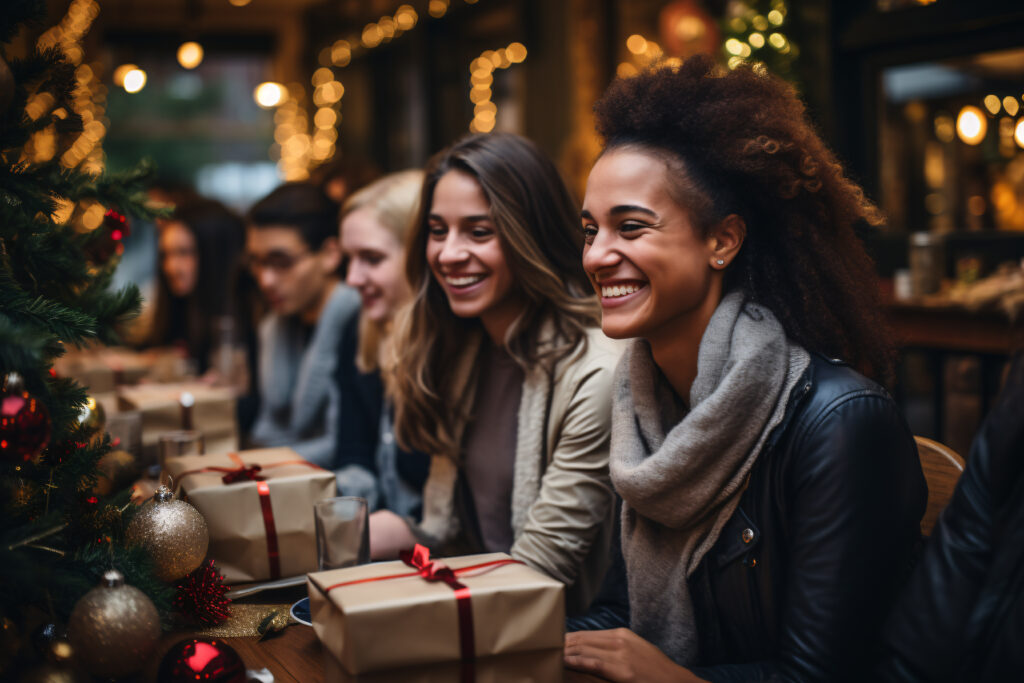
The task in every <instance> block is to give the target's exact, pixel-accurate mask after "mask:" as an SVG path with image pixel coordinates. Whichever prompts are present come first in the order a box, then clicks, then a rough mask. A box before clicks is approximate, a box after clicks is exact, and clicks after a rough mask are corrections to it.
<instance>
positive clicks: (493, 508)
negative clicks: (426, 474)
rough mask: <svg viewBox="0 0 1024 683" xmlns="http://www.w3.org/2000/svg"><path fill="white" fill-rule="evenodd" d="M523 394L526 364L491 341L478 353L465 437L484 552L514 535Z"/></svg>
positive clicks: (504, 548)
mask: <svg viewBox="0 0 1024 683" xmlns="http://www.w3.org/2000/svg"><path fill="white" fill-rule="evenodd" d="M522 395H523V370H522V368H520V367H519V365H518V364H517V363H516V362H515V360H513V358H512V357H511V356H510V355H508V352H506V351H505V350H504V349H501V348H498V347H496V346H495V345H494V344H491V343H489V342H488V343H487V344H486V348H485V349H484V350H483V351H482V355H481V359H480V377H479V384H478V385H477V390H476V397H475V399H474V402H473V403H474V406H473V421H472V422H471V423H470V424H469V426H468V427H467V429H466V436H465V440H464V442H463V447H464V452H465V456H464V457H465V461H464V464H463V467H464V470H465V477H466V485H467V486H468V490H469V493H470V494H471V495H472V498H473V509H474V511H475V512H476V523H477V529H478V530H479V532H480V540H481V542H482V544H483V550H484V551H486V552H502V553H507V552H508V551H509V549H511V548H512V541H513V540H514V539H513V535H512V486H513V483H514V480H515V464H516V438H517V434H516V429H517V427H518V426H519V401H520V399H521V397H522Z"/></svg>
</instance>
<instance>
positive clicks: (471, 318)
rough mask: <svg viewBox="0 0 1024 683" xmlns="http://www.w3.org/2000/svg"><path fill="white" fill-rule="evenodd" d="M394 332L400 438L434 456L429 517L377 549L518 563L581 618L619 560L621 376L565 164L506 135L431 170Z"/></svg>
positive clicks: (379, 528) (374, 541)
mask: <svg viewBox="0 0 1024 683" xmlns="http://www.w3.org/2000/svg"><path fill="white" fill-rule="evenodd" d="M421 196H422V200H421V206H420V211H419V216H418V218H417V220H416V222H415V223H414V225H413V227H412V234H411V235H410V238H409V241H408V244H409V251H408V254H409V258H408V261H407V265H406V273H407V276H408V280H409V282H410V283H411V285H412V287H413V290H414V293H413V301H412V304H411V306H410V307H409V309H408V310H406V311H404V312H403V315H402V318H401V321H400V322H399V324H398V326H397V329H396V333H395V350H396V354H397V361H396V366H395V368H394V371H393V373H392V375H391V379H392V385H391V386H392V388H393V394H394V401H395V429H396V434H397V436H398V438H399V441H400V442H401V443H403V444H404V445H406V446H407V447H410V448H413V449H416V450H421V451H423V452H426V453H430V454H431V456H432V458H431V468H430V476H429V479H428V481H427V484H426V487H425V489H424V510H423V513H424V514H423V520H422V522H421V523H420V524H410V523H409V520H406V519H401V518H400V517H398V516H397V515H394V514H390V513H385V512H379V513H377V514H375V515H374V516H373V517H372V518H371V524H370V534H371V539H370V546H371V552H372V553H373V555H374V556H375V557H377V558H384V557H392V556H394V555H395V554H396V553H397V552H398V550H400V549H401V548H405V547H409V546H411V545H412V544H413V543H414V542H415V541H417V540H419V541H420V542H425V543H426V544H427V545H429V546H430V547H431V549H432V550H434V552H435V553H439V554H456V553H466V552H482V551H505V552H510V553H511V554H512V555H513V556H514V557H517V558H518V559H521V560H523V561H525V562H526V563H527V564H529V565H531V566H533V567H534V568H536V569H539V570H541V571H543V572H545V573H547V574H548V575H550V576H552V577H554V578H556V579H559V580H561V581H563V582H564V583H565V584H567V585H568V586H569V591H568V600H567V607H568V609H569V611H570V613H579V612H581V611H583V610H584V609H585V608H586V607H587V605H588V604H589V602H590V600H591V599H592V598H593V595H594V592H595V590H596V588H597V587H598V585H599V583H600V580H601V577H602V576H603V574H604V570H605V566H606V564H607V558H608V548H609V538H610V534H611V530H612V518H613V510H612V508H613V499H614V496H613V493H612V489H611V486H610V483H609V478H608V469H607V468H608V441H609V425H610V409H611V385H612V369H613V367H614V365H615V363H616V361H617V359H618V349H617V346H615V345H613V344H612V342H610V341H609V340H608V339H607V338H605V337H604V335H602V334H601V332H600V330H599V329H598V315H597V314H598V309H597V305H596V300H595V297H594V295H593V294H592V293H591V292H590V291H588V285H587V281H586V278H585V275H584V273H583V270H582V268H581V266H580V261H579V254H580V249H581V245H582V242H581V235H580V233H579V230H578V229H577V228H576V227H575V224H576V216H577V208H576V205H575V204H574V202H573V200H572V199H571V197H570V195H569V192H568V190H567V189H566V187H565V184H564V183H563V181H562V179H561V177H560V176H559V174H558V171H557V170H556V169H555V167H554V164H552V163H551V161H550V160H548V159H547V158H546V157H545V156H544V155H543V154H541V152H540V151H539V150H537V148H536V147H535V146H534V145H533V144H532V143H530V142H529V141H527V140H525V139H523V138H521V137H519V136H516V135H509V134H490V135H476V136H470V137H467V138H464V139H462V140H460V141H459V142H457V143H455V144H454V145H453V146H451V147H450V148H448V149H446V150H444V151H442V152H441V153H439V154H438V155H437V156H435V157H434V159H432V160H431V162H430V164H429V165H428V168H427V175H426V180H425V182H424V185H423V193H422V195H421Z"/></svg>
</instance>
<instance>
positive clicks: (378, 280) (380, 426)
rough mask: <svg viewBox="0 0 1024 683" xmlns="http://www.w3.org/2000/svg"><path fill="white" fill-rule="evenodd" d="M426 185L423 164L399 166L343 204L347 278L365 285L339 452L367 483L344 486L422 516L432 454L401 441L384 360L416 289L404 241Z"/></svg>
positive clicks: (352, 340) (344, 391)
mask: <svg viewBox="0 0 1024 683" xmlns="http://www.w3.org/2000/svg"><path fill="white" fill-rule="evenodd" d="M422 185H423V172H422V171H418V170H410V171H402V172H400V173H393V174H391V175H388V176H385V177H383V178H381V179H379V180H377V181H376V182H374V183H372V184H370V185H368V186H366V187H364V188H363V189H361V190H359V191H358V192H356V193H355V194H353V195H352V196H351V197H349V199H348V200H347V201H346V202H345V204H344V206H342V210H341V226H340V239H341V250H342V253H343V254H344V255H345V259H346V262H347V264H348V267H347V271H346V277H345V282H346V283H347V284H348V285H349V286H350V287H352V288H353V289H355V290H356V291H357V292H359V297H360V300H361V308H360V311H359V317H358V319H357V321H356V324H354V325H349V326H347V327H346V329H345V330H344V331H343V333H342V341H341V362H340V363H339V368H338V385H339V387H340V390H341V414H340V425H339V429H338V452H337V456H336V461H337V462H338V463H344V464H345V466H346V467H347V468H349V470H350V471H351V472H352V473H353V476H352V477H350V480H352V481H354V480H357V479H361V481H362V482H363V485H362V486H361V487H359V486H356V485H352V486H351V487H350V490H349V491H342V492H343V493H346V494H347V493H355V494H361V495H364V496H366V497H367V498H368V499H369V502H370V504H371V506H372V507H373V508H386V509H389V510H393V511H394V512H396V513H397V514H399V515H402V516H411V517H413V518H417V519H418V518H419V515H420V508H421V500H422V489H423V483H424V481H425V480H426V476H427V467H428V463H429V461H428V459H427V457H426V456H424V455H423V454H421V453H410V452H408V451H404V450H401V449H399V448H398V447H397V446H396V444H395V439H394V434H393V431H392V428H391V409H390V406H389V405H388V403H387V401H386V400H385V398H384V391H383V385H382V383H381V376H380V366H381V359H382V358H383V357H385V356H386V355H387V348H388V342H389V339H390V330H391V321H392V318H393V316H394V313H395V311H396V310H397V308H398V307H399V306H400V305H402V304H403V303H405V302H406V301H407V300H408V299H409V296H410V289H409V285H408V283H407V282H406V280H405V248H404V246H403V243H404V240H405V234H406V232H407V231H408V227H409V225H410V224H411V223H412V221H413V219H414V218H415V215H416V209H417V207H418V205H419V198H420V188H421V187H422ZM359 474H362V475H363V476H362V477H361V478H360V477H359ZM371 475H373V476H371Z"/></svg>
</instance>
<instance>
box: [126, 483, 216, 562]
mask: <svg viewBox="0 0 1024 683" xmlns="http://www.w3.org/2000/svg"><path fill="white" fill-rule="evenodd" d="M126 536H127V539H128V543H129V544H131V545H141V546H143V547H144V548H146V550H148V551H149V554H150V557H152V558H153V564H154V566H155V571H156V575H157V577H158V578H159V579H160V580H162V581H175V580H177V579H180V578H182V577H184V576H187V575H188V574H190V573H192V571H194V570H195V569H196V567H198V566H199V565H200V564H202V562H203V558H204V557H205V556H206V548H207V546H208V545H209V544H210V533H209V531H208V529H207V528H206V520H205V519H203V516H202V514H200V512H199V511H198V510H196V509H195V508H194V507H192V506H191V505H189V504H188V503H186V502H185V501H183V500H174V494H172V493H171V490H170V489H169V488H167V487H166V486H161V487H160V488H159V489H157V491H156V494H154V496H153V499H152V500H151V501H149V502H147V503H145V504H143V506H142V509H141V510H139V512H138V513H136V515H135V517H134V518H132V521H131V522H130V523H129V524H128V529H127V532H126Z"/></svg>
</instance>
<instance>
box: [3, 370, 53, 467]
mask: <svg viewBox="0 0 1024 683" xmlns="http://www.w3.org/2000/svg"><path fill="white" fill-rule="evenodd" d="M49 441H50V413H49V412H48V411H47V410H46V406H44V405H43V404H42V403H40V402H39V400H38V399H36V398H35V397H33V396H32V395H31V394H29V393H28V392H27V391H25V388H24V386H23V384H22V381H21V377H20V376H19V375H18V374H17V373H15V372H12V373H10V374H8V375H7V376H6V377H5V378H4V381H3V387H2V388H0V458H3V459H4V460H7V461H9V462H28V461H29V460H32V459H33V458H35V457H36V456H37V455H39V453H40V452H41V451H42V450H43V449H44V448H45V447H46V444H47V443H49Z"/></svg>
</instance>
